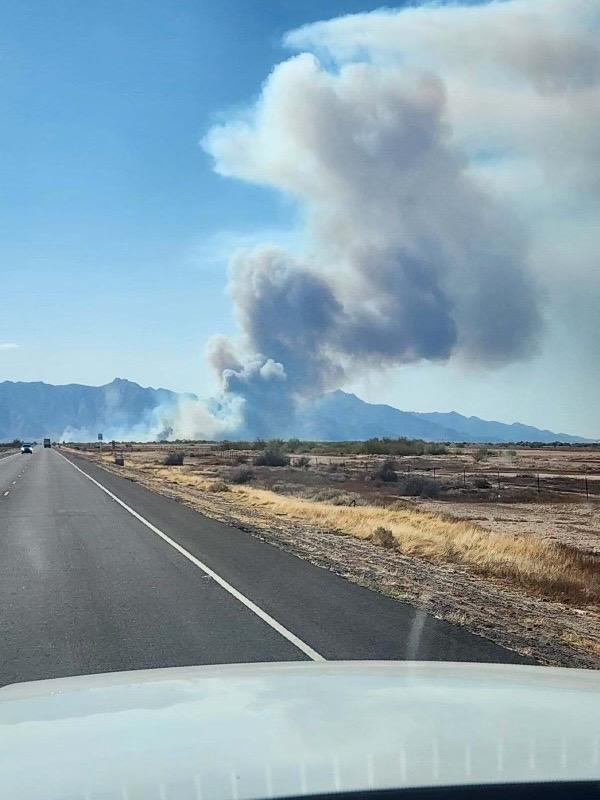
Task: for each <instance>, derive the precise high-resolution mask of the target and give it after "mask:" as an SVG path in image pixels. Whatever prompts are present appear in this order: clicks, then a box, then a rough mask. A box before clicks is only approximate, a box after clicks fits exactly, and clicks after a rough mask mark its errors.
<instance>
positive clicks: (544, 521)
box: [79, 445, 600, 668]
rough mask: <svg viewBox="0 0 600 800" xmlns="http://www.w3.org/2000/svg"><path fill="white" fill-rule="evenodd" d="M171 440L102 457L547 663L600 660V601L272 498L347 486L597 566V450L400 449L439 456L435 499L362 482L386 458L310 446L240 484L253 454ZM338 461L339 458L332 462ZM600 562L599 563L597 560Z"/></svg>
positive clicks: (412, 463) (378, 501)
mask: <svg viewBox="0 0 600 800" xmlns="http://www.w3.org/2000/svg"><path fill="white" fill-rule="evenodd" d="M174 449H177V448H175V447H173V446H161V447H158V446H156V445H152V446H150V445H148V446H136V449H132V450H127V449H125V450H124V458H125V466H124V467H119V466H116V465H115V464H114V456H113V454H111V453H106V454H105V455H104V456H103V458H102V464H103V466H104V467H105V468H106V469H109V470H110V471H114V472H115V473H116V474H120V475H122V476H123V477H128V478H130V479H131V480H136V481H139V482H140V483H143V484H144V485H146V486H148V487H149V488H151V489H153V490H154V491H157V492H160V493H162V494H165V495H167V496H170V497H173V498H175V499H177V500H178V501H180V502H183V503H185V504H187V505H189V506H191V507H193V508H195V509H197V510H198V511H200V512H202V513H204V514H206V515H207V516H210V517H213V518H216V519H219V520H222V521H225V522H227V523H229V524H231V525H233V526H235V527H238V528H242V529H244V530H248V531H249V532H251V533H252V534H253V535H255V536H258V537H260V538H262V539H264V540H265V541H268V542H270V543H272V544H274V545H275V546H277V547H281V548H284V549H286V550H290V551H292V552H294V553H296V554H297V555H298V556H300V557H301V558H306V559H308V560H310V561H312V562H313V563H315V564H318V565H320V566H322V567H324V568H326V569H330V570H332V571H334V572H336V573H338V574H340V575H343V576H344V577H346V578H347V579H349V580H351V581H354V582H356V583H359V584H362V585H364V586H367V587H369V588H371V589H374V590H376V591H379V592H383V593H385V594H387V595H390V596H392V597H396V598H398V599H402V600H405V601H408V602H410V603H411V604H413V605H414V606H416V607H419V608H422V609H424V610H426V611H427V612H428V613H430V614H433V615H434V616H436V617H438V618H441V619H446V620H448V621H450V622H453V623H455V624H457V625H464V626H465V627H467V628H469V629H470V630H472V631H473V632H475V633H478V634H480V635H483V636H486V637H487V638H489V639H492V640H494V641H496V642H498V643H500V644H503V645H505V646H507V647H510V648H512V649H514V650H517V651H518V652H521V653H524V654H527V655H531V656H533V657H534V658H536V659H538V660H539V661H540V662H541V663H544V664H554V665H562V666H580V667H596V668H598V667H600V605H598V603H596V602H595V601H594V602H591V603H580V604H577V603H574V602H562V601H558V600H556V599H549V598H548V597H543V596H539V594H536V593H535V592H530V591H527V590H526V589H524V588H523V587H522V586H519V585H516V584H514V583H511V582H510V581H509V580H503V579H501V578H497V577H489V576H482V575H480V574H477V573H476V572H474V571H473V570H471V569H469V567H468V566H465V565H464V564H461V563H434V562H432V561H431V560H428V559H427V558H419V557H414V556H411V555H406V554H405V553H402V552H399V551H398V550H388V549H385V548H383V547H378V546H376V545H375V544H374V543H373V542H371V541H368V540H366V539H360V538H355V537H354V536H351V535H346V534H345V532H344V531H343V530H333V529H331V528H329V529H327V528H324V527H323V526H318V525H315V524H312V523H309V522H307V521H306V519H303V518H302V515H299V514H298V513H296V512H291V511H290V512H289V513H288V512H287V511H285V510H284V511H282V506H281V503H279V505H277V503H275V502H274V503H271V502H270V501H269V498H270V497H272V498H274V500H277V501H280V499H281V496H282V494H283V495H284V496H285V495H287V494H288V493H289V494H296V495H297V494H298V492H304V495H306V492H307V491H310V492H315V491H317V492H319V491H322V490H323V489H326V490H328V491H330V492H333V490H335V491H336V492H339V494H340V499H339V503H343V504H345V505H348V504H349V503H354V502H357V501H358V504H359V507H357V509H356V510H357V513H359V512H360V505H361V504H362V505H363V506H368V507H371V506H372V505H378V506H383V507H396V506H401V507H407V508H410V509H413V510H414V511H415V512H417V513H419V512H421V511H422V512H431V513H433V514H434V515H437V516H439V517H440V518H441V519H446V520H467V521H468V522H469V523H470V524H472V525H474V526H476V527H477V528H480V529H482V530H487V531H490V532H492V534H495V533H497V534H507V533H508V534H511V535H514V536H515V537H517V536H523V535H527V536H532V537H536V538H537V539H542V540H545V541H551V542H559V543H562V544H565V545H568V546H569V547H570V548H576V549H577V550H578V551H580V552H582V553H585V554H590V558H591V563H592V564H593V565H595V558H596V557H598V555H599V554H600V523H599V514H598V512H599V511H600V497H599V496H598V495H597V494H596V492H595V491H592V492H591V493H590V497H589V499H588V498H587V497H586V493H585V486H584V481H583V476H584V475H587V476H588V483H589V484H594V489H596V484H595V482H596V481H598V478H599V476H600V452H597V451H592V452H588V451H586V452H577V451H575V452H572V451H570V450H568V451H567V450H562V449H560V450H558V451H556V452H555V451H548V450H546V449H541V450H539V451H534V450H525V451H518V452H517V453H516V455H510V454H509V453H508V452H507V451H504V450H502V449H495V452H494V451H493V452H492V454H491V455H490V456H489V457H486V459H485V460H484V462H483V463H481V461H479V462H478V463H476V462H475V460H474V453H475V449H473V448H472V449H471V450H470V451H469V450H467V451H465V450H461V451H460V452H457V453H455V454H451V455H445V456H435V457H431V456H430V457H422V458H420V459H419V457H411V458H407V459H401V463H400V464H399V467H398V469H399V472H400V471H401V470H405V471H406V473H407V474H415V473H416V472H418V471H421V473H422V474H428V475H431V474H432V472H431V471H432V469H433V467H432V464H435V465H436V479H437V480H442V481H447V482H448V485H449V486H453V487H454V488H452V489H450V490H449V491H448V492H446V493H444V494H443V497H444V499H432V498H422V497H416V498H406V497H404V498H401V497H400V496H399V494H398V491H399V490H398V488H397V487H396V486H395V485H394V484H381V483H378V482H376V481H372V480H365V470H366V471H367V472H368V470H369V469H372V468H373V465H374V464H377V463H378V462H381V460H382V459H381V458H375V457H362V456H361V457H352V456H351V457H349V456H344V457H339V458H338V457H334V456H314V455H312V456H311V464H310V466H309V467H308V468H307V469H300V468H297V467H296V468H294V467H293V466H290V467H283V468H267V467H261V468H258V469H257V468H253V471H254V474H253V477H252V479H251V482H250V483H249V484H244V485H234V484H233V483H231V482H229V478H230V476H231V474H232V473H231V470H232V469H235V463H236V462H239V461H241V460H246V461H250V460H251V459H252V457H253V454H252V453H248V452H246V453H237V454H232V453H231V452H217V451H215V450H214V449H213V448H212V447H210V446H206V445H194V446H192V445H181V446H180V447H179V450H181V451H183V452H184V453H185V460H184V466H175V467H165V466H163V463H162V462H163V460H164V457H165V455H166V453H167V452H168V451H170V450H174ZM510 452H511V453H514V452H515V451H510ZM79 454H80V455H86V457H88V458H92V459H94V460H95V461H100V456H99V454H98V453H97V451H95V450H94V449H93V448H82V449H81V450H80V451H79ZM292 460H293V459H292ZM332 463H336V467H335V468H334V467H332V466H331V464H332ZM332 469H335V470H336V471H335V472H334V471H331V470H332ZM463 469H464V470H465V471H466V472H467V473H468V476H467V478H466V488H463V484H462V481H463V478H464V475H463ZM498 472H499V473H500V479H499V481H498V476H497V473H498ZM538 474H539V475H540V476H544V475H548V476H549V478H548V479H547V480H548V482H547V483H544V479H543V478H541V487H542V488H541V492H540V493H538V492H537V475H538ZM440 475H441V477H440ZM473 475H475V476H480V477H481V476H486V477H487V479H488V482H489V483H490V484H491V483H492V479H493V477H494V475H496V481H497V483H499V485H500V490H499V491H498V490H497V488H496V487H495V486H489V487H488V488H484V489H482V490H474V489H473V488H472V487H471V486H470V481H471V480H472V476H473ZM446 476H448V477H446ZM523 476H524V477H523ZM453 481H454V483H452V482H453ZM223 484H225V486H223ZM532 485H533V487H534V488H533V489H532V488H531V487H532ZM217 487H220V488H217ZM546 487H548V488H546ZM264 489H266V490H267V491H266V492H265V491H262V490H264ZM273 489H274V490H275V491H273ZM588 492H589V487H588ZM316 496H317V497H318V494H317V495H316ZM332 496H335V494H333V495H332ZM311 502H312V501H311ZM336 502H337V501H336ZM394 504H395V506H394ZM598 565H599V569H600V560H599V561H598Z"/></svg>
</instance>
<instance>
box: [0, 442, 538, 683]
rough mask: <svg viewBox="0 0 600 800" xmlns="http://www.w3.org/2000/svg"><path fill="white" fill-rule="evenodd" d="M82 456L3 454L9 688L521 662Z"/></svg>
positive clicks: (0, 489)
mask: <svg viewBox="0 0 600 800" xmlns="http://www.w3.org/2000/svg"><path fill="white" fill-rule="evenodd" d="M70 458H71V457H70ZM71 462H72V463H69V461H68V460H66V459H65V458H64V457H63V456H62V455H61V454H60V453H59V452H57V451H55V450H44V449H43V448H41V447H38V448H36V450H35V452H34V454H33V455H32V456H25V455H20V454H17V455H14V456H9V457H7V458H5V459H2V460H0V684H7V683H12V682H15V681H25V680H37V679H41V678H51V677H60V676H67V675H76V674H83V673H95V672H108V671H113V670H127V669H145V668H151V667H166V666H183V665H190V664H216V663H226V662H242V661H248V662H249V661H287V660H295V659H307V658H310V657H313V658H317V657H318V656H319V655H320V656H322V657H323V658H325V659H353V658H358V659H405V658H413V659H444V660H451V661H452V660H466V661H502V662H517V663H518V662H522V661H524V659H521V658H520V657H518V656H517V655H516V654H514V653H511V652H510V651H507V650H505V649H503V648H501V647H499V646H497V645H495V644H493V643H491V642H489V641H488V640H486V639H483V638H481V637H477V636H474V635H471V634H469V633H467V632H465V631H464V630H462V629H460V628H456V627H454V626H451V625H449V624H447V623H443V622H440V621H438V620H435V619H433V618H431V617H428V616H426V615H424V614H423V613H422V612H418V611H416V610H415V609H413V608H411V607H410V606H408V605H405V604H403V603H399V602H397V601H394V600H391V599H389V598H386V597H383V596H381V595H378V594H376V593H374V592H370V591H369V590H367V589H363V588H362V587H360V586H356V585H354V584H352V583H349V582H347V581H345V580H344V579H342V578H340V577H338V576H336V575H334V574H332V573H330V572H328V571H326V570H323V569H319V568H318V567H315V566H314V565H312V564H310V563H308V562H306V561H302V560H301V559H298V558H296V557H295V556H293V555H291V554H289V553H286V552H284V551H282V550H278V549H277V548H275V547H273V546H271V545H269V544H265V543H264V542H261V541H260V540H259V539H257V538H255V537H253V536H251V535H250V534H247V533H244V532H243V531H239V530H237V529H235V528H230V527H228V526H227V525H224V524H221V523H218V522H215V521H213V520H209V519H207V518H205V517H203V516H202V515H201V514H198V513H197V512H195V511H192V510H191V509H188V508H186V507H185V506H182V505H180V504H178V503H176V502H174V501H171V500H169V499H166V498H164V497H161V496H159V495H156V494H154V493H152V492H150V491H148V490H147V489H145V488H144V487H142V486H139V485H138V484H136V483H132V482H131V481H127V480H124V479H122V478H119V477H118V476H114V475H112V474H110V473H107V472H105V471H104V470H102V469H100V468H98V467H96V466H95V465H93V464H90V463H89V462H87V461H85V460H77V459H74V458H71ZM73 464H76V466H78V467H79V468H80V470H83V471H84V472H85V473H87V475H88V476H91V478H93V479H95V480H97V481H99V482H100V483H101V484H102V486H103V487H104V488H105V489H106V490H108V491H109V492H111V493H112V494H113V495H114V497H111V496H110V495H109V494H107V492H106V491H103V490H102V488H100V487H99V486H98V485H97V484H96V483H94V482H92V481H91V480H90V479H89V478H88V477H86V475H84V474H83V473H82V472H81V471H79V470H78V469H77V468H76V466H73ZM6 492H8V494H6ZM115 498H118V500H120V501H121V502H122V504H119V502H117V499H115ZM132 511H133V512H134V513H131V512H132ZM134 514H137V515H141V517H143V520H145V521H146V522H147V523H148V524H149V525H150V526H154V529H151V528H150V527H148V524H146V522H144V521H143V520H140V519H139V518H138V517H137V516H135V515H134ZM160 534H163V535H165V536H167V537H170V539H171V540H172V541H171V542H169V541H166V540H165V538H161V535H160ZM177 547H179V548H181V550H178V549H176V548H177ZM194 559H196V560H197V561H196V562H194ZM199 563H201V565H203V567H204V568H200V567H199V566H198V564H199ZM207 570H208V574H207ZM211 571H212V572H211ZM223 584H225V586H224V585H223ZM236 593H239V594H236ZM249 605H250V606H251V607H248V606H249Z"/></svg>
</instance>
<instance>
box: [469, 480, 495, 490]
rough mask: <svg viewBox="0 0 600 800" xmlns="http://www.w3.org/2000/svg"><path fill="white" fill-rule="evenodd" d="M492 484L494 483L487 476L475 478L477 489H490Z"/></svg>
mask: <svg viewBox="0 0 600 800" xmlns="http://www.w3.org/2000/svg"><path fill="white" fill-rule="evenodd" d="M491 485H492V484H491V483H490V482H489V481H488V480H487V479H486V478H475V479H474V480H473V486H474V487H475V488H476V489H489V488H491Z"/></svg>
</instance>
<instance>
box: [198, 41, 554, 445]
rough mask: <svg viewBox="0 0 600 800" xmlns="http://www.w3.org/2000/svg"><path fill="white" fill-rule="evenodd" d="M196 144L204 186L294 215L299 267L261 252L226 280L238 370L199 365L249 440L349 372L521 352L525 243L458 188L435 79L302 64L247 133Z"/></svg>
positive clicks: (272, 92)
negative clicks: (301, 225) (303, 242)
mask: <svg viewBox="0 0 600 800" xmlns="http://www.w3.org/2000/svg"><path fill="white" fill-rule="evenodd" d="M204 144H205V147H206V149H207V150H208V151H209V152H210V153H211V154H212V155H213V157H214V158H215V162H216V168H217V170H218V171H219V172H221V173H223V174H226V175H234V176H237V177H240V178H244V179H246V180H251V181H255V182H259V183H262V184H267V185H270V186H272V187H275V188H277V189H279V190H281V191H284V192H286V193H288V194H291V195H292V196H294V197H295V198H296V199H297V200H298V201H299V202H300V203H301V204H302V206H303V208H304V210H305V214H306V236H307V248H306V252H305V253H304V254H301V255H298V254H293V253H290V252H287V251H286V250H284V249H282V248H276V247H270V246H265V247H261V248H256V249H254V250H251V251H247V252H242V253H238V254H237V255H236V256H235V258H234V260H233V263H232V266H231V281H230V292H231V296H232V299H233V301H234V303H235V308H236V314H237V319H238V322H239V325H240V329H241V332H242V338H241V352H242V353H246V354H249V357H246V358H243V357H242V356H240V355H239V354H237V353H236V349H235V345H234V343H233V342H232V341H228V342H223V340H219V342H218V344H217V345H216V346H215V348H214V349H213V351H212V355H211V361H212V364H213V366H214V367H215V368H216V369H217V371H219V372H220V374H222V376H223V388H224V390H225V392H227V393H229V392H231V393H233V394H237V395H239V396H241V397H243V398H244V399H245V412H244V413H245V414H246V422H247V427H249V428H250V429H251V430H253V431H255V432H259V433H261V434H263V433H265V432H268V430H276V429H277V430H281V425H282V422H283V421H284V420H286V419H287V420H289V419H290V415H291V414H292V413H293V409H294V408H295V406H296V405H297V403H298V401H299V400H300V399H301V398H303V397H306V396H310V395H313V394H317V393H319V392H321V391H323V390H326V389H331V388H334V387H338V386H340V385H341V384H342V383H343V382H344V381H345V380H346V379H347V378H348V376H349V375H352V374H354V373H355V372H356V371H357V370H367V369H381V368H383V367H389V366H392V365H398V364H403V363H409V362H414V361H418V360H420V359H428V360H442V361H443V360H447V359H449V358H450V357H451V356H453V355H457V354H461V355H462V356H463V357H464V358H466V359H468V360H470V361H471V362H476V363H485V364H501V363H504V362H507V361H510V360H513V359H516V358H522V357H525V356H527V355H529V354H530V353H531V351H532V349H533V348H534V347H535V344H536V337H537V335H538V333H539V330H540V312H539V307H538V305H539V304H538V293H537V291H536V287H535V282H534V280H533V277H532V275H531V273H530V271H529V269H528V264H527V257H528V241H527V234H526V231H525V230H524V229H523V228H522V227H521V226H520V224H519V222H518V221H517V219H516V218H515V217H514V216H513V215H512V214H511V213H510V210H509V209H507V208H505V207H503V206H502V204H501V203H500V202H499V201H498V200H497V199H496V198H494V197H493V196H492V194H491V193H490V192H489V191H486V188H485V187H484V186H483V185H482V184H480V183H479V182H478V181H477V180H476V179H475V178H473V177H472V176H471V175H470V174H469V163H468V160H467V159H466V158H464V157H463V156H462V155H461V154H460V153H459V152H458V151H457V148H456V147H455V146H454V145H453V143H452V140H451V135H450V129H449V126H448V123H447V119H446V93H445V89H444V85H443V83H442V81H441V80H440V79H439V78H437V77H435V76H431V75H422V74H421V75H412V74H411V75H409V76H408V77H407V75H406V74H405V71H404V70H403V69H400V68H398V67H393V66H386V67H378V66H375V65H373V64H354V63H353V64H349V65H345V66H343V67H342V68H341V69H340V70H339V71H337V72H334V73H330V72H327V71H326V70H325V69H323V67H322V66H321V65H320V63H319V62H318V61H317V59H316V58H315V57H314V56H312V55H308V54H302V55H300V56H297V57H295V58H292V59H290V60H289V61H287V62H285V63H283V64H281V65H279V66H278V67H277V68H276V69H275V70H274V72H273V73H272V75H271V76H270V78H269V80H268V81H267V83H266V84H265V86H264V89H263V93H262V96H261V99H260V101H259V103H258V105H257V108H256V109H255V112H254V118H253V120H252V122H250V123H247V122H239V121H238V122H232V123H229V124H227V125H224V126H220V127H217V128H214V129H213V130H212V131H211V132H210V133H209V135H208V137H207V138H206V140H205V143H204ZM269 365H271V366H269ZM275 366H276V369H275ZM274 409H277V413H276V414H275V416H273V414H274Z"/></svg>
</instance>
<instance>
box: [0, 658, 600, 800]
mask: <svg viewBox="0 0 600 800" xmlns="http://www.w3.org/2000/svg"><path fill="white" fill-rule="evenodd" d="M598 720H600V673H598V672H594V671H589V670H579V669H561V668H546V667H530V666H515V665H495V664H456V663H454V664H451V663H439V662H438V663H436V662H345V663H344V662H337V663H334V662H330V663H319V664H317V663H298V662H296V663H293V662H288V663H285V664H246V665H237V664H231V665H219V666H207V667H179V668H174V669H157V670H146V671H138V672H121V673H112V674H104V675H89V676H82V677H76V678H62V679H58V680H49V681H40V682H34V683H23V684H14V685H12V686H7V687H5V688H3V689H0V753H2V762H1V763H2V764H3V766H1V767H0V792H1V793H2V796H3V797H7V798H11V800H34V798H41V797H43V798H44V799H45V800H53V799H54V800H58V798H66V797H107V798H108V797H110V798H112V797H114V798H117V797H118V798H122V797H140V798H151V797H152V798H153V797H157V798H158V797H165V798H171V799H172V800H184V799H185V800H187V798H207V799H208V798H210V799H211V800H231V799H232V798H237V799H238V800H243V799H244V798H267V797H269V798H283V797H288V798H292V797H299V796H302V797H323V796H335V795H338V796H339V795H341V796H348V797H351V798H362V797H364V798H370V797H373V798H378V797H379V796H380V794H379V793H380V792H387V794H386V795H385V797H386V798H387V797H399V798H413V797H414V798H420V799H421V800H433V799H434V798H435V799H437V798H440V800H442V799H445V798H459V797H460V798H471V799H472V800H475V798H479V797H481V798H485V800H489V798H494V800H496V798H506V799H507V800H509V799H510V798H519V799H520V798H525V797H527V798H536V797H543V798H549V797H550V798H559V797H560V798H563V797H564V798H570V799H571V798H583V797H590V798H591V797H598V796H600V795H599V794H598V792H599V790H600V784H599V783H598V781H599V779H600V765H599V761H598V757H599V751H598V748H599V746H600V744H599V739H598V732H599V725H598ZM57 732H60V733H59V735H57ZM25 764H35V769H25V768H24V765H25ZM424 787H427V791H426V793H425V794H424V793H423V792H424ZM390 792H393V793H392V794H389V793H390Z"/></svg>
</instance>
